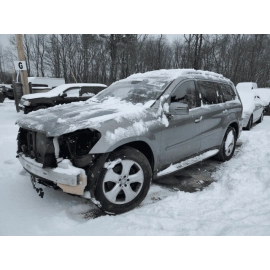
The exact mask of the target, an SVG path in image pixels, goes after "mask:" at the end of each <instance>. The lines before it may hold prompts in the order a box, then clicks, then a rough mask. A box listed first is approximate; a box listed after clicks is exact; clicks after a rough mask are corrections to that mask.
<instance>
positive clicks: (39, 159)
mask: <svg viewBox="0 0 270 270" xmlns="http://www.w3.org/2000/svg"><path fill="white" fill-rule="evenodd" d="M100 137H101V135H100V133H99V132H98V131H96V130H90V129H84V130H78V131H75V132H72V133H69V134H64V135H62V136H59V137H47V136H46V134H44V133H41V132H37V131H33V130H27V129H24V128H20V130H19V133H18V137H17V141H18V149H17V154H18V155H17V157H18V158H19V160H20V162H21V164H22V166H23V167H24V169H25V170H26V171H27V172H29V173H30V175H31V176H32V178H37V179H38V182H39V183H41V184H43V185H47V186H51V187H54V188H61V189H62V190H63V191H64V192H66V193H70V194H75V195H85V192H86V191H88V190H89V189H87V187H88V184H89V183H88V182H89V181H88V180H87V175H88V174H89V170H90V168H91V167H92V166H93V164H94V162H95V160H96V159H97V158H98V155H90V154H89V152H90V150H91V149H92V148H93V146H94V145H95V144H96V143H97V141H98V140H99V139H100Z"/></svg>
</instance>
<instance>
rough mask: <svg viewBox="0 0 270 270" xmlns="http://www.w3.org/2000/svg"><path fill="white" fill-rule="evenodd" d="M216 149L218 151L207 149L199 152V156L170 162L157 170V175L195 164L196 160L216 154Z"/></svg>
mask: <svg viewBox="0 0 270 270" xmlns="http://www.w3.org/2000/svg"><path fill="white" fill-rule="evenodd" d="M218 151H219V150H218V149H214V150H210V151H207V152H205V153H203V154H201V155H199V156H196V157H193V158H189V159H187V160H184V161H182V162H179V163H176V164H171V165H170V166H169V167H168V168H166V169H165V170H163V171H160V172H158V173H157V177H160V176H163V175H166V174H170V173H173V172H175V171H178V170H181V169H184V168H186V167H188V166H190V165H193V164H195V163H197V162H200V161H202V160H204V159H207V158H210V157H212V156H214V155H216V154H217V153H218Z"/></svg>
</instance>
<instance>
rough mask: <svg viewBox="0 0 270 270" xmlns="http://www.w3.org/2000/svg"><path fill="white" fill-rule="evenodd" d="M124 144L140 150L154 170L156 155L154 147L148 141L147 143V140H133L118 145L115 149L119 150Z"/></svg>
mask: <svg viewBox="0 0 270 270" xmlns="http://www.w3.org/2000/svg"><path fill="white" fill-rule="evenodd" d="M123 146H129V147H132V148H134V149H137V150H138V151H140V152H141V153H142V154H143V155H144V156H145V157H146V158H147V159H148V161H149V163H150V166H151V168H152V171H154V166H155V157H154V153H153V151H152V148H151V147H150V145H149V144H148V143H146V142H145V141H132V142H128V143H125V144H122V145H120V146H118V147H117V148H115V149H114V150H113V151H117V150H118V149H119V148H121V147H123Z"/></svg>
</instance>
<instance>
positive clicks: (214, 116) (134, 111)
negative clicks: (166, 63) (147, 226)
mask: <svg viewBox="0 0 270 270" xmlns="http://www.w3.org/2000/svg"><path fill="white" fill-rule="evenodd" d="M241 116H242V104H241V100H240V99H239V96H238V94H237V91H236V89H235V87H234V85H233V83H232V82H231V81H230V80H228V79H226V78H224V77H223V76H222V75H219V74H216V73H212V72H206V71H195V70H185V69H184V70H181V69H176V70H158V71H151V72H146V73H143V74H134V75H132V76H130V77H128V78H126V79H123V80H120V81H118V82H115V83H113V84H112V85H110V86H109V87H108V88H107V89H105V90H104V91H102V92H100V93H99V94H97V95H96V96H94V97H92V98H90V99H89V100H87V101H86V102H76V103H72V104H66V105H62V106H59V107H57V108H56V107H54V108H49V109H47V110H46V113H45V114H44V112H43V111H37V112H33V113H31V114H28V115H26V116H24V117H22V118H21V119H19V120H18V122H17V124H18V125H19V126H20V129H19V134H18V138H17V140H18V150H17V154H18V156H17V157H18V158H19V160H20V162H21V164H22V166H23V167H24V168H25V170H26V171H27V172H29V173H30V175H31V179H32V183H33V185H34V187H35V188H36V190H37V191H38V192H39V194H40V196H43V193H42V192H43V191H41V188H38V187H37V186H36V185H38V183H39V184H44V185H49V186H52V187H54V188H59V187H60V188H61V189H62V190H63V191H64V192H67V193H70V194H76V195H80V196H83V197H85V198H89V199H91V200H92V201H93V202H94V203H95V204H96V205H97V206H98V207H100V208H101V209H102V210H103V211H105V212H107V213H109V214H119V213H123V212H126V211H129V210H131V209H133V208H134V207H136V206H137V205H138V204H140V202H142V200H143V199H144V198H145V196H146V195H147V192H148V190H149V187H150V183H151V181H152V179H155V178H157V177H161V176H164V175H166V174H169V173H172V172H174V171H176V170H179V169H182V168H184V167H186V166H189V165H191V164H194V163H196V162H199V161H201V160H203V159H206V158H209V157H211V156H216V157H217V158H218V159H220V160H222V161H227V160H229V159H231V158H232V156H233V154H234V150H235V144H236V140H237V138H238V137H239V135H240V133H241Z"/></svg>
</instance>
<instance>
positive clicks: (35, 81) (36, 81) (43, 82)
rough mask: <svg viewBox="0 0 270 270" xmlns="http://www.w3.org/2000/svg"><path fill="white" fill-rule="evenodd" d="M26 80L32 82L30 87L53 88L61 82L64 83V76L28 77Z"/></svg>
mask: <svg viewBox="0 0 270 270" xmlns="http://www.w3.org/2000/svg"><path fill="white" fill-rule="evenodd" d="M28 82H29V83H30V82H31V83H32V87H49V88H54V87H56V86H59V85H61V84H65V79H64V78H49V77H28Z"/></svg>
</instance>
